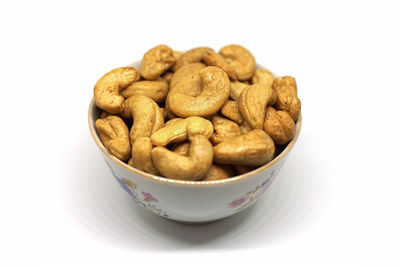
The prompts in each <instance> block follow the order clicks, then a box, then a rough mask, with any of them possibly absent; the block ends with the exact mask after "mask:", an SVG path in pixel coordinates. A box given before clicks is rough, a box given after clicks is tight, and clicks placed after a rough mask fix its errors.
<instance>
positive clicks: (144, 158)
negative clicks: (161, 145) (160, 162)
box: [132, 137, 159, 175]
mask: <svg viewBox="0 0 400 267" xmlns="http://www.w3.org/2000/svg"><path fill="white" fill-rule="evenodd" d="M152 149H153V145H152V144H151V142H150V138H149V137H141V138H138V139H137V140H136V141H135V143H133V145H132V166H133V167H134V168H136V169H139V170H142V171H145V172H148V173H151V174H154V175H159V172H158V171H157V169H156V167H155V166H154V164H153V161H152V159H151V150H152Z"/></svg>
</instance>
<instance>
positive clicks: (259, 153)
mask: <svg viewBox="0 0 400 267" xmlns="http://www.w3.org/2000/svg"><path fill="white" fill-rule="evenodd" d="M274 152H275V144H274V141H273V140H272V139H271V137H269V135H268V134H266V133H265V132H264V131H263V130H260V129H255V130H252V131H251V132H249V133H247V134H245V135H242V136H239V137H235V138H232V139H229V140H227V141H224V142H222V143H220V144H218V145H216V146H215V147H214V160H215V162H217V163H223V164H234V165H236V164H238V165H247V166H260V165H264V164H266V163H268V162H270V161H271V160H272V159H273V157H274Z"/></svg>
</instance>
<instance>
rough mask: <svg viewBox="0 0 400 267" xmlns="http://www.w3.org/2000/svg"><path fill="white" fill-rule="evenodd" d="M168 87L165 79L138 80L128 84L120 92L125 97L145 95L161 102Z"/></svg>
mask: <svg viewBox="0 0 400 267" xmlns="http://www.w3.org/2000/svg"><path fill="white" fill-rule="evenodd" d="M168 89H169V87H168V83H167V82H166V81H162V80H161V81H138V82H134V83H132V84H131V85H129V86H128V87H127V88H125V89H124V90H123V91H121V93H120V94H121V95H122V96H123V97H125V98H126V99H127V98H129V97H131V96H133V95H145V96H148V97H150V98H151V99H153V100H154V101H156V102H157V103H161V102H163V101H164V100H165V98H166V97H167V94H168Z"/></svg>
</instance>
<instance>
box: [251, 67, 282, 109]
mask: <svg viewBox="0 0 400 267" xmlns="http://www.w3.org/2000/svg"><path fill="white" fill-rule="evenodd" d="M274 79H275V78H274V75H273V74H272V73H271V72H270V71H268V70H265V69H259V70H256V71H255V72H254V75H253V77H252V78H251V82H252V83H253V84H261V85H264V86H265V89H266V90H271V98H270V100H269V102H268V105H271V106H272V105H274V104H275V101H276V93H275V91H274V90H272V83H273V82H274Z"/></svg>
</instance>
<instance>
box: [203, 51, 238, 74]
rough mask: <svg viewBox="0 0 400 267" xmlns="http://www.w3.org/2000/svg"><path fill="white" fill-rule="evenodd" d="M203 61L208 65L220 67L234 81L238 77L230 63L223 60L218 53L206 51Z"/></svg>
mask: <svg viewBox="0 0 400 267" xmlns="http://www.w3.org/2000/svg"><path fill="white" fill-rule="evenodd" d="M203 61H204V62H205V63H206V64H207V65H208V66H214V67H217V68H220V69H222V70H223V71H225V72H226V74H228V76H229V78H231V79H232V80H234V81H236V80H237V79H238V76H237V74H236V72H235V70H234V69H233V68H232V66H231V65H229V64H228V62H226V61H225V59H224V58H223V57H222V56H221V55H220V54H217V53H215V52H207V53H205V54H204V56H203Z"/></svg>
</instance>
